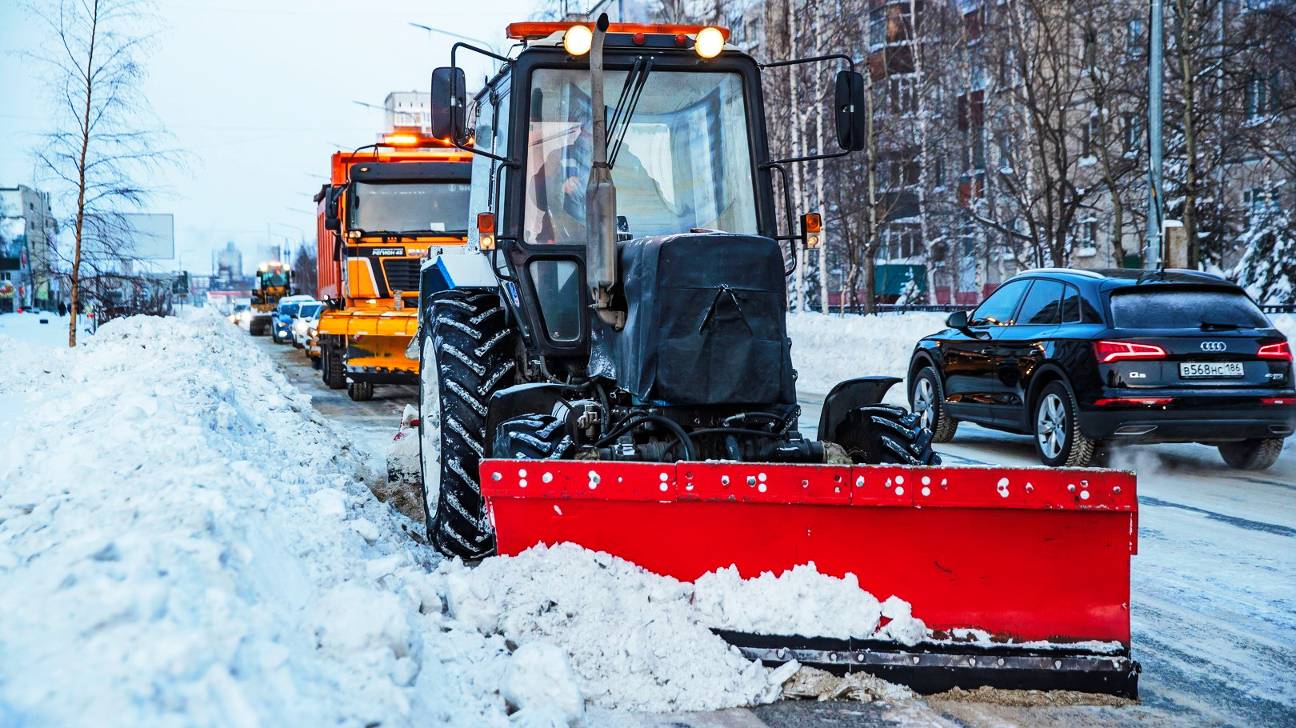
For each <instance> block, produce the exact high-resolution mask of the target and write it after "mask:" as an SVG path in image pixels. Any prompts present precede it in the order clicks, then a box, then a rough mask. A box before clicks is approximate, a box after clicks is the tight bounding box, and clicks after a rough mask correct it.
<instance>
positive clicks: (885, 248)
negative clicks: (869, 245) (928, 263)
mask: <svg viewBox="0 0 1296 728" xmlns="http://www.w3.org/2000/svg"><path fill="white" fill-rule="evenodd" d="M880 253H881V255H880V256H879V257H881V258H882V259H884V260H904V259H908V258H914V257H916V256H918V255H920V254H921V253H922V229H921V228H920V227H919V226H918V225H888V226H887V227H886V229H884V230H883V231H882V249H881V251H880Z"/></svg>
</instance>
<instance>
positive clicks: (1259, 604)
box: [801, 387, 1296, 725]
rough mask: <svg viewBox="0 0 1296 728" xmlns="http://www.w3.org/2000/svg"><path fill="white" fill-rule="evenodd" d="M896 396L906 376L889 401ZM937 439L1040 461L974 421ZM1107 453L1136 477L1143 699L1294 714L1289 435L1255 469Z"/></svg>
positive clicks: (1246, 713) (1179, 716)
mask: <svg viewBox="0 0 1296 728" xmlns="http://www.w3.org/2000/svg"><path fill="white" fill-rule="evenodd" d="M897 396H902V395H901V390H900V388H899V387H897V388H896V390H895V391H893V392H892V393H891V396H889V397H888V401H895V402H896V403H900V402H901V400H899V399H896V397H897ZM822 401H823V400H822V397H821V396H815V395H805V396H803V398H802V400H801V405H802V410H803V414H802V418H801V427H802V431H803V432H814V431H815V427H816V423H817V422H818V420H819V410H820V407H821V405H822ZM937 450H938V451H939V452H940V453H941V455H942V456H943V457H944V458H945V462H947V463H958V464H967V465H990V464H999V465H1031V466H1034V465H1038V464H1039V460H1038V459H1037V458H1036V456H1035V451H1034V448H1033V445H1032V443H1031V441H1030V439H1029V438H1027V437H1023V436H1019V435H1011V434H1007V433H1002V432H996V431H994V430H989V429H985V428H981V427H977V426H975V425H967V424H963V425H961V426H960V428H959V431H958V434H957V435H956V436H955V438H954V440H953V441H952V442H950V443H946V444H943V445H940V446H938V447H937ZM1112 465H1113V466H1115V467H1119V468H1125V469H1132V470H1134V471H1135V472H1136V473H1137V474H1138V479H1139V480H1138V490H1139V506H1140V508H1139V553H1138V555H1137V556H1135V557H1134V562H1133V576H1132V585H1131V586H1132V592H1133V593H1132V602H1133V603H1132V610H1133V611H1132V622H1133V636H1134V647H1133V649H1134V656H1135V658H1136V659H1137V660H1139V661H1140V662H1141V663H1142V665H1143V674H1142V677H1141V679H1140V682H1139V687H1140V693H1141V696H1142V700H1143V707H1144V709H1148V710H1147V712H1148V713H1150V714H1152V715H1155V716H1157V717H1160V718H1164V719H1167V720H1171V721H1174V720H1179V721H1184V720H1186V721H1191V722H1195V723H1210V724H1238V725H1292V724H1296V683H1294V682H1293V679H1292V676H1293V675H1296V446H1294V445H1293V442H1292V440H1290V439H1289V440H1288V442H1287V446H1286V448H1285V449H1284V450H1283V455H1282V458H1281V459H1280V460H1279V462H1278V464H1277V465H1275V466H1274V467H1273V468H1271V469H1270V470H1267V471H1263V472H1258V473H1253V472H1241V471H1233V470H1229V469H1228V468H1227V467H1225V465H1224V463H1223V461H1222V460H1221V459H1220V457H1219V454H1218V452H1217V451H1216V450H1215V449H1214V448H1208V447H1205V446H1202V445H1156V446H1145V447H1140V448H1134V447H1131V448H1127V449H1125V450H1122V451H1118V452H1117V453H1116V454H1115V456H1114V457H1113V462H1112ZM1126 712H1128V713H1133V712H1135V711H1126ZM1137 712H1139V713H1143V712H1144V711H1143V710H1142V709H1141V710H1139V711H1137ZM1118 715H1120V714H1118ZM1107 717H1109V718H1112V719H1117V716H1116V715H1110V716H1107ZM1120 717H1121V718H1124V717H1129V716H1126V715H1121V716H1120ZM1147 717H1148V716H1147V715H1142V716H1140V718H1141V719H1146V718H1147Z"/></svg>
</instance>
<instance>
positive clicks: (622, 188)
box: [525, 69, 756, 245]
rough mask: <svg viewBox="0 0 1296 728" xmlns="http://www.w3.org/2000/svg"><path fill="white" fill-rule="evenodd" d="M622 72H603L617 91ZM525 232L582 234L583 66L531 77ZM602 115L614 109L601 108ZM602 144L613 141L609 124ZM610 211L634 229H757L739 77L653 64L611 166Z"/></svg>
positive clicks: (554, 237) (585, 159)
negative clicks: (613, 205)
mask: <svg viewBox="0 0 1296 728" xmlns="http://www.w3.org/2000/svg"><path fill="white" fill-rule="evenodd" d="M625 77H626V73H625V72H624V71H610V72H608V74H607V80H606V88H607V91H606V93H607V96H608V97H610V99H612V100H615V99H616V97H617V96H618V95H619V93H620V90H621V87H622V85H623V84H624V83H625ZM531 104H532V105H531V120H530V125H529V128H528V135H527V182H526V219H525V237H526V240H527V242H529V243H566V244H579V245H583V244H584V243H585V239H586V236H585V188H586V182H587V180H588V178H589V169H590V156H591V154H592V145H591V134H592V126H593V125H592V124H591V122H590V99H589V72H588V71H582V70H559V69H541V70H538V71H536V72H535V74H534V76H533V77H532V96H531ZM606 113H607V117H608V118H609V119H610V118H611V116H612V109H611V108H608V109H607V110H606ZM608 134H609V153H610V152H611V147H612V144H613V143H614V142H615V137H613V130H612V129H609V130H608ZM612 179H613V180H614V181H615V182H616V187H617V214H618V215H619V216H624V217H625V218H626V222H627V223H628V224H629V228H630V234H631V235H632V236H634V237H643V236H645V235H662V234H669V233H679V232H688V230H689V229H690V228H712V229H717V230H724V231H726V232H736V233H755V232H756V204H755V199H754V194H755V193H754V185H753V183H752V171H751V152H750V148H749V144H748V141H747V119H746V112H745V107H744V102H743V93H742V80H741V79H740V78H739V77H738V75H737V74H732V73H696V72H693V73H690V72H679V71H653V72H652V73H651V74H650V75H649V76H648V80H647V82H646V83H645V85H644V88H643V94H642V96H640V98H639V104H638V106H637V107H636V108H635V113H634V116H633V117H631V119H630V125H629V129H628V130H627V131H626V134H625V141H624V143H623V145H622V148H621V151H620V154H619V156H618V157H617V158H616V161H615V165H614V167H613V169H612Z"/></svg>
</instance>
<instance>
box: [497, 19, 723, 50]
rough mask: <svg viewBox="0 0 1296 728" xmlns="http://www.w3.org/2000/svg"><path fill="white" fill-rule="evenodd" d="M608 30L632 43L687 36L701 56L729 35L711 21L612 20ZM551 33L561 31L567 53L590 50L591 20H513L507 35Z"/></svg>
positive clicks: (544, 35)
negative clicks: (632, 21) (692, 23)
mask: <svg viewBox="0 0 1296 728" xmlns="http://www.w3.org/2000/svg"><path fill="white" fill-rule="evenodd" d="M607 32H608V33H614V34H625V35H629V36H630V37H631V42H632V43H634V44H635V45H644V44H646V43H647V42H648V36H661V37H666V38H672V39H674V43H675V45H677V46H681V47H682V46H685V45H687V43H688V39H689V37H690V36H692V38H693V50H694V52H696V53H697V54H698V56H700V57H701V58H707V59H710V58H715V57H716V56H718V55H720V52H721V51H723V50H724V45H725V42H726V41H728V39H729V29H728V28H721V27H717V26H714V25H681V24H677V23H611V24H609V25H608V29H607ZM554 33H562V46H563V50H565V51H567V53H568V55H571V56H574V57H580V56H583V55H585V54H587V53H589V52H590V49H591V48H592V47H593V45H594V25H593V23H562V22H535V23H513V24H511V25H509V26H508V37H509V38H513V39H516V40H525V41H530V40H538V39H540V38H547V37H549V36H551V35H553V34H554Z"/></svg>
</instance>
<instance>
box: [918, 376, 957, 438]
mask: <svg viewBox="0 0 1296 728" xmlns="http://www.w3.org/2000/svg"><path fill="white" fill-rule="evenodd" d="M909 409H911V410H913V412H914V414H916V415H918V421H919V423H920V424H922V426H923V427H926V428H927V429H929V430H931V431H932V442H949V441H950V440H953V439H954V433H955V432H957V431H958V425H959V423H958V420H956V419H954V418H953V417H950V416H949V413H948V412H946V411H945V387H943V386H941V381H940V376H939V375H937V374H936V370H934V369H932V368H931V367H923V368H922V369H920V370H919V371H918V376H916V377H914V381H913V386H912V387H910V389H909Z"/></svg>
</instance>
